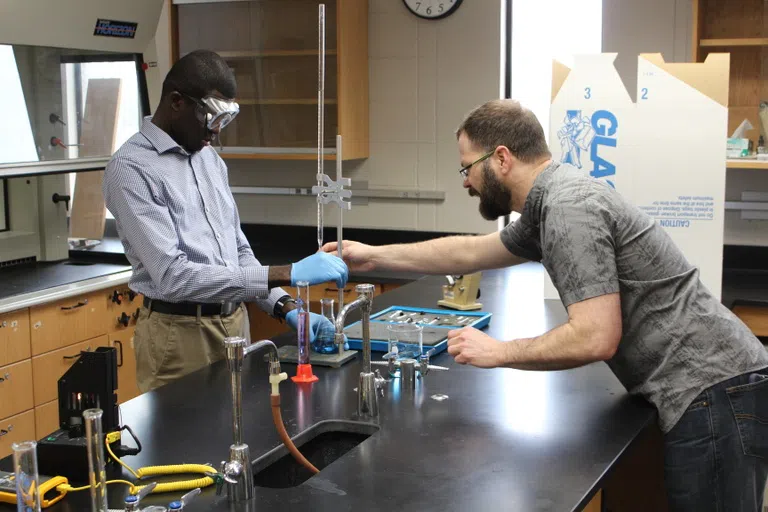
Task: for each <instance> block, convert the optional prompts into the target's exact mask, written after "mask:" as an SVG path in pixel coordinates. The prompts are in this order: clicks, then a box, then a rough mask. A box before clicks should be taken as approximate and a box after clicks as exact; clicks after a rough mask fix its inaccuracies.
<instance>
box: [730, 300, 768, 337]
mask: <svg viewBox="0 0 768 512" xmlns="http://www.w3.org/2000/svg"><path fill="white" fill-rule="evenodd" d="M733 313H734V314H735V315H736V316H737V317H739V318H740V319H741V321H742V322H744V323H745V324H747V327H749V328H750V330H751V331H752V332H753V333H754V335H755V336H768V307H763V306H735V307H734V308H733Z"/></svg>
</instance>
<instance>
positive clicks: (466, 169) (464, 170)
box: [459, 149, 496, 179]
mask: <svg viewBox="0 0 768 512" xmlns="http://www.w3.org/2000/svg"><path fill="white" fill-rule="evenodd" d="M495 152H496V150H495V149H494V150H493V151H489V152H488V153H486V154H484V155H483V156H481V157H480V158H478V159H477V160H475V161H474V162H472V163H471V164H469V165H467V166H465V167H462V168H461V169H459V174H461V177H462V178H464V179H467V176H469V170H470V169H471V168H472V166H473V165H475V164H479V163H480V162H482V161H483V160H485V159H487V158H488V157H490V156H491V155H492V154H494V153H495Z"/></svg>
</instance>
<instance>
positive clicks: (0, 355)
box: [0, 309, 31, 366]
mask: <svg viewBox="0 0 768 512" xmlns="http://www.w3.org/2000/svg"><path fill="white" fill-rule="evenodd" d="M30 350H31V349H30V346H29V310H28V309H21V310H19V311H11V312H10V313H3V314H2V315H0V366H3V365H6V364H11V363H15V362H16V361H21V360H22V359H28V358H29V356H30V353H31V352H30Z"/></svg>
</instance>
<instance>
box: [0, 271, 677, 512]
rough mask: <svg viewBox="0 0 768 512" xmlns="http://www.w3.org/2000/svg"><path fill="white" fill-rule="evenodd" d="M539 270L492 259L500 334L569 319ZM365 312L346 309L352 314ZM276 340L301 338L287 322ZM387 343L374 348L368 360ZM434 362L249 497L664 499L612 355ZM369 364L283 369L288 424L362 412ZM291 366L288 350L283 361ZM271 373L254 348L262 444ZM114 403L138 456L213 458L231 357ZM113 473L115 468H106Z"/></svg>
mask: <svg viewBox="0 0 768 512" xmlns="http://www.w3.org/2000/svg"><path fill="white" fill-rule="evenodd" d="M442 283H443V280H442V279H441V278H439V277H436V276H433V277H425V278H423V279H420V280H419V281H416V282H413V283H410V284H407V285H404V286H402V287H400V288H398V289H397V290H394V291H391V292H389V293H385V294H382V295H380V296H379V297H376V298H375V299H374V305H373V310H374V311H378V310H381V309H384V308H386V307H388V306H391V305H406V304H407V305H410V306H416V307H424V308H432V307H435V306H436V301H437V300H438V299H439V298H440V297H441V285H442ZM540 284H541V274H540V270H539V268H538V266H537V265H535V264H525V265H521V266H518V267H515V268H510V269H504V270H499V271H491V272H486V273H485V274H484V275H483V281H482V284H481V289H482V303H483V310H484V311H488V312H491V313H492V314H493V316H492V320H491V323H490V325H489V327H488V329H487V332H488V333H489V334H490V335H491V336H494V337H496V338H499V339H511V338H515V337H524V336H534V335H537V334H540V333H543V332H545V331H546V330H548V329H550V328H552V327H555V326H556V325H559V324H561V323H563V322H564V321H566V319H567V314H566V312H565V310H564V308H563V307H562V305H561V304H560V303H559V302H557V301H545V300H543V295H542V291H537V290H541V286H540ZM358 318H359V316H358V315H357V314H356V313H353V314H351V315H350V317H349V318H348V322H353V321H355V320H357V319H358ZM274 341H275V342H276V343H277V344H278V345H282V344H289V343H295V339H294V337H293V336H291V335H288V334H285V335H281V336H278V337H276V338H275V340H274ZM380 356H381V354H380V353H374V356H373V357H374V360H375V359H377V358H379V357H380ZM432 363H433V364H436V365H442V366H446V367H448V368H449V370H447V371H432V372H430V373H429V374H428V375H426V377H424V378H423V379H422V380H421V381H420V382H419V383H418V384H417V388H416V392H415V393H414V394H413V395H411V394H409V393H407V392H406V391H405V390H401V389H400V388H399V382H398V380H397V379H394V380H391V381H390V382H388V383H387V384H386V386H385V392H384V396H383V397H382V398H380V399H379V404H380V415H379V418H378V420H377V421H375V422H370V421H366V420H363V422H364V423H366V424H369V425H371V426H370V427H367V428H363V429H362V430H361V432H364V433H363V434H360V435H358V439H357V440H356V441H355V443H358V442H359V441H361V440H362V442H359V444H356V445H355V446H354V447H353V448H351V449H350V450H349V451H348V452H346V453H345V454H344V455H343V456H341V457H340V458H338V459H337V460H335V461H334V462H332V463H331V464H330V465H328V466H327V467H325V468H324V469H322V470H321V472H320V473H319V474H318V475H315V476H313V477H312V478H309V479H307V480H306V481H304V482H303V483H301V484H299V485H296V486H294V487H266V486H267V485H269V486H281V485H288V483H287V482H282V481H281V478H282V477H281V475H283V474H284V473H285V471H283V470H280V468H274V469H272V468H267V469H265V470H264V472H263V473H261V476H259V475H258V474H257V478H259V481H262V482H263V485H264V486H259V487H257V490H256V498H255V503H254V505H255V507H254V508H253V509H252V510H275V511H279V510H286V511H288V510H297V511H299V510H300V511H306V510H313V511H322V510H333V511H334V512H336V511H339V510H350V511H352V510H385V509H386V510H392V509H402V510H457V511H459V510H461V511H465V510H473V509H474V510H498V509H501V510H521V511H533V510H539V511H576V510H601V509H600V508H599V506H600V500H602V501H603V506H604V507H606V508H605V509H604V510H611V508H610V507H611V506H614V507H616V508H614V509H613V510H616V511H618V510H664V508H663V506H662V507H661V508H659V502H658V501H654V500H658V499H660V498H659V496H660V494H659V493H660V492H662V491H660V489H661V476H660V475H661V460H660V458H659V457H658V454H659V453H660V452H659V450H658V447H659V434H658V429H657V427H656V426H655V424H656V412H655V410H654V409H653V407H651V406H650V405H648V404H647V403H646V402H645V401H643V400H642V399H639V398H635V397H631V396H629V395H628V394H627V392H626V391H625V390H624V388H623V387H622V386H621V384H620V383H619V382H618V380H617V379H616V378H615V376H614V375H613V374H612V373H611V371H610V370H609V369H608V367H607V366H606V365H605V364H604V363H595V364H591V365H588V366H585V367H582V368H577V369H574V370H568V371H558V372H524V371H517V370H509V369H493V370H482V369H477V368H473V367H469V366H462V365H457V364H456V363H454V361H453V359H452V358H451V357H450V356H449V355H448V354H447V353H441V354H440V355H438V356H436V357H434V358H433V360H432ZM360 369H361V356H360V355H359V354H358V355H357V358H356V359H355V360H353V361H352V362H349V363H347V364H345V365H344V366H342V367H341V368H340V369H330V368H324V367H320V366H315V367H314V372H315V374H316V375H318V377H319V378H320V380H319V382H316V383H314V384H294V383H293V382H292V381H290V380H288V381H285V382H284V383H283V384H282V385H281V396H282V414H283V420H284V423H285V425H286V428H287V430H288V432H289V434H290V435H291V436H292V437H293V436H296V435H298V434H300V433H302V432H304V431H307V430H308V429H311V428H312V427H313V426H315V425H317V424H318V423H320V422H327V421H329V420H330V421H338V420H341V421H359V420H360V418H356V407H357V392H356V388H357V384H358V375H359V372H360ZM295 370H296V366H295V365H291V364H284V365H283V371H286V372H288V374H289V375H292V374H294V373H295ZM385 373H386V372H385ZM267 376H268V372H267V363H266V361H265V360H264V358H263V354H261V355H260V354H253V355H251V356H249V359H247V360H246V363H245V369H244V372H243V383H242V389H243V393H244V399H243V424H244V442H245V443H247V444H248V445H249V446H250V450H251V451H250V453H251V458H252V459H253V460H257V459H259V458H260V457H261V456H263V455H264V454H266V453H267V452H269V451H270V450H272V449H274V448H275V447H278V446H279V444H280V441H279V438H278V435H277V433H276V431H275V428H274V425H273V424H272V421H271V414H270V400H269V383H268V381H267ZM121 414H122V419H123V423H124V424H127V425H130V426H131V428H132V429H133V430H134V431H135V432H136V434H137V436H138V437H139V439H140V441H141V444H142V452H141V453H140V454H139V455H138V456H135V457H126V458H125V462H126V463H128V464H129V465H130V466H132V467H134V468H138V467H142V466H148V465H156V464H176V463H181V462H200V463H212V464H215V465H217V466H218V463H219V461H221V460H225V459H227V458H228V448H229V445H230V444H231V442H232V409H231V402H230V394H229V374H228V371H227V368H226V364H225V362H223V361H222V362H219V363H215V364H213V365H211V366H209V367H207V368H204V369H202V370H200V371H197V372H195V373H193V374H190V375H188V376H186V377H184V378H182V379H180V380H179V381H176V382H174V383H171V384H169V385H166V386H164V387H162V388H159V389H157V390H154V391H152V392H149V393H146V394H143V395H141V396H138V397H136V398H134V399H132V400H130V401H128V402H126V403H123V404H122V405H121ZM321 425H329V428H331V429H332V430H333V429H336V428H337V427H335V426H334V424H332V423H331V424H329V423H323V424H321ZM318 439H319V437H318ZM310 443H311V441H310ZM306 446H309V444H308V445H306ZM649 446H650V447H652V448H649ZM300 449H301V447H300ZM10 466H11V465H10V460H9V458H6V459H4V460H3V461H2V462H0V469H3V470H9V469H10ZM270 471H272V473H273V474H270ZM119 474H120V471H116V468H111V469H110V474H109V475H108V477H109V478H114V477H116V476H117V475H119ZM123 476H126V475H123ZM125 492H127V487H126V486H123V485H111V486H110V488H109V501H110V505H111V507H113V508H115V507H119V506H120V505H121V504H122V498H123V496H124V494H125ZM661 496H663V494H661ZM172 499H178V495H176V494H173V495H170V494H169V495H157V496H156V495H151V496H150V497H148V498H146V499H145V501H143V502H142V505H149V504H161V503H166V504H167V503H168V502H169V501H171V500H172ZM87 503H88V494H87V493H84V492H79V493H70V494H69V495H68V496H67V498H66V500H65V501H63V502H61V503H60V504H57V505H55V506H53V507H51V508H50V509H48V510H50V511H51V512H69V511H74V510H78V511H80V510H87V507H88V505H87ZM611 503H613V504H614V505H611ZM592 507H594V508H592ZM619 507H620V508H619ZM627 507H628V508H627ZM10 509H11V507H9V506H0V510H10ZM188 510H190V511H194V510H230V508H229V506H228V503H227V498H226V496H225V495H222V496H216V494H215V489H214V488H213V487H209V488H206V489H205V490H204V491H203V493H202V495H201V496H199V497H198V498H197V499H196V500H195V501H194V502H193V503H192V504H191V505H190V506H189V507H188ZM234 510H245V509H244V508H235V509H234Z"/></svg>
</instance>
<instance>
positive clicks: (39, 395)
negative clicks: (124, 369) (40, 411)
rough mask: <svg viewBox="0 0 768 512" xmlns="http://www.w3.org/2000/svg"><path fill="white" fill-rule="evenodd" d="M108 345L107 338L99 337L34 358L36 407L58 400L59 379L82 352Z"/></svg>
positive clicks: (33, 379) (33, 378) (33, 377)
mask: <svg viewBox="0 0 768 512" xmlns="http://www.w3.org/2000/svg"><path fill="white" fill-rule="evenodd" d="M108 345H109V339H108V338H107V336H99V337H97V338H93V339H91V340H88V341H84V342H82V343H77V344H75V345H72V346H70V347H66V348H62V349H59V350H55V351H53V352H49V353H47V354H43V355H41V356H36V357H33V358H32V381H33V386H34V390H35V405H42V404H44V403H47V402H50V401H51V400H56V399H57V398H58V393H59V384H58V383H59V378H61V376H62V375H64V373H65V372H66V371H67V370H69V368H70V367H71V366H72V365H73V364H74V362H75V361H76V360H77V356H78V354H80V352H83V351H89V350H96V347H106V346H108ZM118 378H119V377H118Z"/></svg>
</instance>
